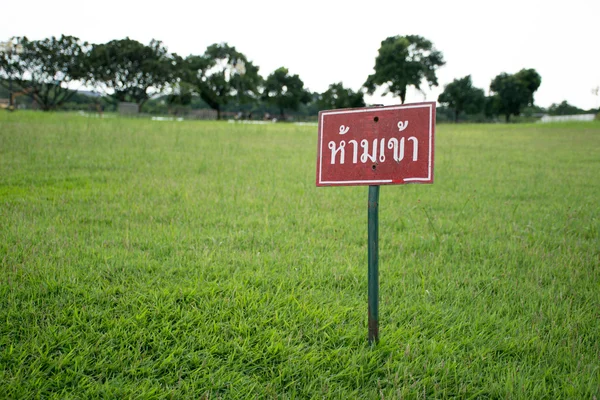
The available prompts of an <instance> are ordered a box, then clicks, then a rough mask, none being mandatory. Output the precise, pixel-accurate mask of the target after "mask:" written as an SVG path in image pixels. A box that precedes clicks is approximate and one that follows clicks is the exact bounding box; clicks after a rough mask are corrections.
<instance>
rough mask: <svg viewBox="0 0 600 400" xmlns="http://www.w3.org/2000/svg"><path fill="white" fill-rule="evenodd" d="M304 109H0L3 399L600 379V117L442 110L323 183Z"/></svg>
mask: <svg viewBox="0 0 600 400" xmlns="http://www.w3.org/2000/svg"><path fill="white" fill-rule="evenodd" d="M316 142H317V128H316V126H297V125H292V124H269V125H249V124H248V125H246V124H233V123H227V122H194V121H184V122H176V121H150V120H142V119H120V118H104V119H99V118H89V117H84V116H79V115H73V114H44V113H33V112H32V113H27V112H21V111H19V112H15V113H8V112H4V113H0V387H1V388H2V389H1V390H0V398H10V399H16V398H19V399H20V398H57V399H65V398H143V399H154V398H156V399H160V398H196V399H197V398H206V399H218V398H223V399H230V398H234V399H235V398H249V399H254V398H338V399H350V398H368V399H377V398H385V399H389V398H431V397H434V398H447V397H460V398H523V399H540V398H548V399H557V398H574V399H592V398H596V397H600V233H599V232H600V123H599V122H588V123H556V124H544V125H542V124H508V125H506V124H497V125H461V124H459V125H439V126H438V128H437V132H436V165H435V174H436V175H435V183H434V184H433V185H407V186H384V187H382V188H381V195H380V215H379V218H380V221H379V224H380V232H379V237H380V254H379V256H380V261H379V270H380V310H379V313H380V339H381V340H380V342H379V344H378V345H376V346H369V344H368V342H367V193H368V189H367V188H366V187H338V188H316V187H315V164H316V149H317V146H316Z"/></svg>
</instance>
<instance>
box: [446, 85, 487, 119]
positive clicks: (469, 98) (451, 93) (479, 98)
mask: <svg viewBox="0 0 600 400" xmlns="http://www.w3.org/2000/svg"><path fill="white" fill-rule="evenodd" d="M438 102H439V103H440V104H443V105H445V106H447V107H449V108H451V109H453V110H454V122H458V116H459V114H460V113H461V112H466V113H467V114H477V113H479V112H480V111H481V110H482V109H483V106H484V103H485V94H484V92H483V89H479V88H476V87H474V86H473V82H471V75H467V76H465V77H464V78H460V79H455V80H454V81H452V82H451V83H449V84H448V85H446V87H445V88H444V91H443V92H442V94H440V96H439V97H438Z"/></svg>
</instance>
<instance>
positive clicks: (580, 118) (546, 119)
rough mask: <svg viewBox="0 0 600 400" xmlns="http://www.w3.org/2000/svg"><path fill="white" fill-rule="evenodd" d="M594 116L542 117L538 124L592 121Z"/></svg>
mask: <svg viewBox="0 0 600 400" xmlns="http://www.w3.org/2000/svg"><path fill="white" fill-rule="evenodd" d="M594 118H596V114H580V115H544V116H543V117H542V119H540V122H568V121H593V120H594Z"/></svg>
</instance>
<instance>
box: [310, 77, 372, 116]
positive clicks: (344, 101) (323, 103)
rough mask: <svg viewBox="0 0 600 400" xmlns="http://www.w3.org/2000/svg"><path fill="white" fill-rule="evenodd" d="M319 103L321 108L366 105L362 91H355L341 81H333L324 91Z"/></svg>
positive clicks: (329, 108)
mask: <svg viewBox="0 0 600 400" xmlns="http://www.w3.org/2000/svg"><path fill="white" fill-rule="evenodd" d="M317 104H318V106H319V109H320V110H331V109H336V108H353V107H364V106H365V100H364V94H363V93H362V92H361V91H358V92H354V91H353V90H352V89H349V88H345V87H344V85H342V83H341V82H339V83H332V84H331V85H329V88H328V89H327V90H326V91H325V92H323V93H322V94H321V95H320V96H319V99H318V100H317Z"/></svg>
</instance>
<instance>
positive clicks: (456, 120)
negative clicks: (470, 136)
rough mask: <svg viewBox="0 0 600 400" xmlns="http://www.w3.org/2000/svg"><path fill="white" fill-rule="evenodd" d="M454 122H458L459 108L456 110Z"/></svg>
mask: <svg viewBox="0 0 600 400" xmlns="http://www.w3.org/2000/svg"><path fill="white" fill-rule="evenodd" d="M454 123H455V124H458V110H454Z"/></svg>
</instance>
